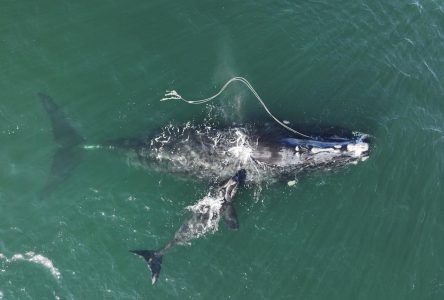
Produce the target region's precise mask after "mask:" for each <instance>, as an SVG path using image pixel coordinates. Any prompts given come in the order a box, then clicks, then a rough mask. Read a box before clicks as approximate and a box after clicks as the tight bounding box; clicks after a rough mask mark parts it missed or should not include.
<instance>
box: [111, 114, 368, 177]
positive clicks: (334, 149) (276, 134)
mask: <svg viewBox="0 0 444 300" xmlns="http://www.w3.org/2000/svg"><path fill="white" fill-rule="evenodd" d="M271 126H272V128H271V129H270V126H268V129H267V130H264V129H263V128H264V127H263V126H255V125H253V124H247V125H243V126H232V127H224V128H221V127H216V126H209V125H193V124H191V123H187V124H185V125H184V126H173V125H168V126H165V127H163V128H162V129H161V130H160V132H159V133H157V134H155V135H153V136H151V137H147V138H137V139H120V140H116V141H112V142H109V143H107V145H108V146H109V147H110V148H113V149H119V150H124V151H125V152H126V154H127V155H128V156H129V158H130V162H131V163H132V164H134V165H138V166H142V167H146V168H150V169H153V168H155V169H159V170H161V171H167V172H174V173H183V174H187V176H190V175H191V176H192V177H193V178H197V179H201V180H209V181H218V180H221V179H226V178H228V177H230V176H231V175H232V174H234V173H236V171H237V170H239V169H245V170H246V171H247V173H248V174H249V176H248V178H247V182H250V183H251V182H253V183H261V182H265V181H267V182H273V181H276V180H280V179H283V178H291V177H293V178H294V176H296V175H297V174H298V173H300V172H301V171H304V170H313V169H332V168H336V167H340V166H344V165H348V164H351V163H357V162H359V161H361V160H365V159H366V158H367V157H368V154H369V152H368V150H369V144H368V143H367V135H365V134H354V135H351V136H348V137H344V138H340V137H337V136H336V137H329V138H326V137H323V138H321V137H317V138H313V139H300V138H297V137H295V136H294V135H293V134H291V133H289V132H285V131H282V130H280V129H278V128H275V127H273V125H271Z"/></svg>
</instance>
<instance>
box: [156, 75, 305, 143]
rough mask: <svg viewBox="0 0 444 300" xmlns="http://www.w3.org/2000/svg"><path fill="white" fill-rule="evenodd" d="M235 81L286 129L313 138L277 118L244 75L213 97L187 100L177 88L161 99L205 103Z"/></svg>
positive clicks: (167, 92)
mask: <svg viewBox="0 0 444 300" xmlns="http://www.w3.org/2000/svg"><path fill="white" fill-rule="evenodd" d="M234 81H239V82H241V83H243V84H244V85H245V86H246V87H247V88H248V89H249V90H250V91H251V92H252V93H253V95H254V96H255V97H256V99H257V100H258V101H259V103H260V104H261V105H262V107H263V108H264V109H265V111H266V112H267V114H268V115H269V116H270V117H271V118H273V120H275V121H276V122H277V123H278V124H279V125H281V126H282V127H284V128H285V129H287V130H288V131H291V132H293V133H295V134H298V135H300V136H303V137H305V138H310V139H313V137H311V136H309V135H306V134H303V133H302V132H299V131H297V130H294V129H293V128H291V127H289V126H287V125H285V124H284V123H283V122H282V121H280V120H279V119H278V118H276V117H275V116H274V115H273V114H272V113H271V111H270V110H269V109H268V107H267V106H266V105H265V103H264V101H263V100H262V99H261V97H260V96H259V94H258V93H257V92H256V90H255V89H254V88H253V86H252V85H251V84H250V83H249V82H248V80H247V79H245V78H243V77H233V78H231V79H230V80H228V81H227V82H226V83H225V84H224V85H223V87H222V88H221V89H220V90H219V92H217V93H216V94H214V95H213V96H211V97H208V98H205V99H201V100H186V99H185V98H183V97H182V96H181V95H179V93H177V92H176V91H175V90H172V91H166V93H165V95H164V97H163V98H162V99H160V101H167V100H182V101H184V102H186V103H188V104H204V103H206V102H209V101H212V100H213V99H214V98H216V97H217V96H219V95H220V94H222V92H223V91H224V90H225V89H226V88H227V87H228V85H230V84H231V83H232V82H234Z"/></svg>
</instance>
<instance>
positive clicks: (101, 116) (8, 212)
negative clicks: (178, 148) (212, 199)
mask: <svg viewBox="0 0 444 300" xmlns="http://www.w3.org/2000/svg"><path fill="white" fill-rule="evenodd" d="M0 41H1V42H0V44H1V46H0V87H1V88H0V299H5V300H6V299H155V298H156V299H443V297H444V206H443V204H442V201H443V194H444V187H443V184H444V150H443V147H444V97H443V96H444V85H443V76H444V59H443V53H444V3H443V2H442V1H437V0H436V1H433V0H430V1H416V2H414V1H389V2H387V1H367V2H366V1H280V2H276V1H259V2H258V1H176V2H175V3H174V2H169V3H167V2H165V1H131V2H125V1H101V2H96V3H92V2H91V1H57V2H51V1H10V0H6V1H2V8H1V10H0ZM233 76H244V77H246V78H247V79H248V80H249V81H250V82H251V83H252V84H253V85H254V87H255V88H256V89H257V91H258V92H259V94H260V95H261V97H262V98H263V99H264V100H265V101H266V102H267V104H268V105H269V107H270V109H271V110H272V111H273V113H274V114H276V115H277V116H279V117H280V118H281V119H284V120H290V121H292V124H300V125H301V126H306V127H310V126H314V127H319V126H330V125H334V126H338V127H343V128H348V129H351V130H358V131H361V132H366V133H369V134H371V135H372V136H374V145H373V151H372V153H371V157H370V159H369V160H367V161H366V162H364V163H362V164H359V165H357V166H351V167H347V168H345V169H341V170H338V171H336V172H332V173H322V174H315V175H312V176H309V177H303V178H300V179H299V182H298V184H297V185H296V186H294V187H288V186H287V185H285V184H276V185H270V186H268V187H264V189H263V190H262V192H261V193H260V195H259V196H256V197H255V191H254V190H251V189H245V190H242V191H240V192H239V194H238V195H237V198H236V206H237V211H238V215H239V220H240V224H241V227H240V230H239V231H237V232H230V231H228V230H227V229H225V228H224V227H223V226H221V228H220V230H219V231H218V232H217V233H216V234H214V235H210V236H208V237H206V238H204V239H201V240H197V241H195V242H193V244H192V246H191V247H181V248H177V249H175V250H172V251H171V253H169V254H168V255H167V256H166V257H165V258H164V262H163V269H162V273H161V277H160V278H159V281H158V282H157V283H156V285H155V286H151V283H150V279H149V272H148V270H147V268H146V265H145V264H144V263H143V261H142V260H141V259H139V258H138V257H135V256H134V255H132V254H130V253H129V252H128V250H129V249H134V248H147V249H150V248H155V247H157V246H160V245H162V244H163V243H164V242H165V241H167V240H168V239H169V238H170V237H171V236H172V234H173V233H174V231H175V230H176V228H177V227H178V226H179V225H180V224H181V222H182V220H183V219H184V218H185V217H186V210H185V209H184V207H186V206H188V205H191V204H193V203H195V202H196V201H197V200H198V199H200V198H202V196H204V195H205V194H206V193H207V191H208V187H207V186H206V185H205V184H204V183H199V182H192V181H191V182H190V181H183V180H181V179H180V178H178V177H176V176H175V175H174V174H165V173H159V172H157V171H154V170H153V171H148V172H147V171H145V170H142V169H137V168H132V167H130V166H128V164H127V162H126V160H125V157H122V156H119V155H117V154H116V153H112V152H108V151H88V152H87V153H84V157H83V160H82V162H81V163H80V165H79V166H78V167H77V168H76V169H75V171H74V172H73V174H72V176H71V177H70V178H69V179H68V180H67V181H65V182H63V183H62V184H60V185H59V186H58V187H57V188H56V190H55V191H54V192H53V193H51V194H50V195H46V196H43V197H42V196H40V192H41V190H42V189H43V187H44V186H45V184H46V183H47V180H48V177H49V174H50V166H51V161H52V156H53V154H54V152H55V150H56V147H57V146H56V144H55V142H54V140H53V137H52V130H51V124H50V122H49V119H48V117H47V115H46V114H45V112H44V110H43V109H42V107H41V105H40V102H39V101H38V97H37V93H39V92H43V93H46V94H48V95H51V96H52V97H53V98H54V99H55V101H56V102H57V103H58V104H59V105H60V107H61V108H62V110H63V111H64V112H65V113H66V115H68V116H69V118H70V120H71V122H72V124H73V126H74V127H75V128H76V129H77V130H78V132H80V133H81V135H82V136H84V137H85V139H86V141H87V142H88V143H91V144H94V143H100V142H101V141H104V140H107V139H116V138H120V137H129V136H139V135H142V134H146V133H150V132H154V131H155V130H156V129H157V128H159V127H162V126H164V125H165V124H167V123H169V122H172V123H174V124H180V123H184V122H186V121H189V120H195V121H196V122H199V121H203V120H204V119H205V118H206V117H207V116H208V109H207V108H205V107H199V106H190V105H186V104H184V103H179V102H159V99H160V98H162V96H163V94H164V91H165V90H166V89H176V90H178V91H180V92H181V94H182V95H183V96H184V97H188V98H203V97H206V96H209V95H211V94H213V93H214V92H215V91H217V89H218V88H219V87H220V86H221V85H222V84H223V83H224V82H226V81H227V80H228V79H229V78H231V77H233ZM214 105H215V107H216V109H217V110H218V111H219V112H221V113H219V114H218V115H219V117H220V118H222V119H224V121H226V122H232V121H238V122H239V121H242V122H246V121H251V120H256V121H257V120H268V118H267V116H266V115H265V113H264V112H263V110H262V109H261V108H260V107H259V105H258V104H257V102H256V101H255V100H254V98H253V97H252V96H251V94H249V93H248V91H247V90H246V89H245V88H244V87H242V86H241V85H236V86H233V87H232V88H230V89H229V91H228V92H227V93H225V94H223V95H222V96H221V97H220V99H219V100H218V101H217V102H216V103H214ZM254 199H256V200H257V201H255V200H254Z"/></svg>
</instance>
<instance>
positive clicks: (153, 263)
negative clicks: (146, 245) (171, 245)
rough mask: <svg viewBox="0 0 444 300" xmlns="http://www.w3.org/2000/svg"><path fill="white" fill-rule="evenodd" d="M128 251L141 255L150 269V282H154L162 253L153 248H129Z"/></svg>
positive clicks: (158, 271) (158, 272)
mask: <svg viewBox="0 0 444 300" xmlns="http://www.w3.org/2000/svg"><path fill="white" fill-rule="evenodd" d="M130 252H132V253H134V254H137V255H140V256H142V257H143V258H144V259H145V261H146V262H147V263H148V267H149V268H150V270H151V283H152V284H155V283H156V280H157V278H158V277H159V274H160V268H161V266H162V256H163V255H162V253H160V252H158V251H153V250H130Z"/></svg>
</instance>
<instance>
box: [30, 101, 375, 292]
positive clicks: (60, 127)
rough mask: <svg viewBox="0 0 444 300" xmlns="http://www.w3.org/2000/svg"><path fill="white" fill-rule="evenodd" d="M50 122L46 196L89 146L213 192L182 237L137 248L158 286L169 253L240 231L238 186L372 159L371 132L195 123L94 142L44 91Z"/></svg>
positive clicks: (195, 211)
mask: <svg viewBox="0 0 444 300" xmlns="http://www.w3.org/2000/svg"><path fill="white" fill-rule="evenodd" d="M38 96H39V98H40V99H41V102H42V104H43V107H44V109H45V111H46V112H47V114H48V115H49V117H50V120H51V124H52V129H53V133H54V139H55V141H56V143H57V144H58V149H57V151H56V153H55V155H54V159H53V164H52V167H51V179H50V181H49V182H48V185H47V187H45V189H44V191H45V193H48V192H51V191H52V190H53V189H54V188H55V186H56V185H58V184H60V183H61V182H62V181H63V180H65V179H66V178H68V177H69V176H70V175H71V174H72V171H73V170H74V168H75V166H76V164H77V163H78V162H79V160H80V158H81V153H82V152H83V151H84V149H91V148H94V149H95V148H102V149H110V150H112V151H117V152H121V153H124V154H125V155H126V156H127V157H128V159H129V161H130V162H131V164H133V165H136V166H141V167H143V168H149V169H156V170H159V171H162V172H170V173H177V174H184V175H186V176H187V177H188V178H194V179H196V180H203V181H206V182H208V183H209V185H210V186H211V187H212V188H211V190H210V193H209V194H208V195H207V196H206V197H204V198H203V199H201V200H200V201H198V202H197V203H196V204H195V205H193V206H191V207H190V210H191V212H192V215H191V217H190V219H188V220H187V221H186V222H184V223H183V224H182V226H181V227H180V228H179V230H178V231H177V232H176V234H175V235H174V238H173V239H172V240H170V241H169V242H167V243H166V244H165V246H163V247H161V248H160V249H158V250H131V252H132V253H134V254H137V255H140V256H142V257H143V258H144V259H145V260H146V262H147V263H148V266H149V268H150V269H151V272H152V276H151V282H152V283H153V284H154V283H155V282H156V280H157V278H158V277H159V274H160V269H161V263H162V258H163V255H164V254H165V253H166V252H167V251H168V250H169V249H171V248H172V247H173V246H175V245H181V244H186V243H188V242H189V241H191V240H193V239H196V238H198V237H200V236H203V235H204V234H206V233H211V232H214V230H216V229H217V224H218V222H219V219H220V218H222V219H224V220H225V223H226V224H227V225H228V227H229V228H231V229H236V228H238V227H239V222H238V220H237V217H236V212H235V210H234V207H233V199H234V197H235V194H236V191H237V190H238V187H239V186H240V185H241V184H242V183H244V182H245V184H251V185H260V184H262V183H272V182H278V181H288V180H294V179H295V178H297V177H298V176H299V175H300V174H302V173H303V172H308V171H312V170H331V169H334V168H338V167H343V166H346V165H350V164H357V163H358V162H360V161H364V160H366V159H367V158H368V156H369V141H368V140H369V139H368V135H366V134H362V133H352V134H346V135H344V136H338V135H331V134H324V135H322V134H320V135H317V136H314V137H310V138H304V139H301V138H298V137H297V136H296V135H295V134H293V133H291V132H289V131H285V130H283V129H282V128H280V127H277V126H276V125H274V124H271V125H270V124H254V123H251V124H243V125H231V126H214V125H209V124H193V123H191V122H188V123H186V124H184V125H182V126H176V125H172V124H169V125H167V126H164V127H163V128H162V129H161V130H160V131H159V132H158V133H155V134H150V135H148V136H145V137H137V138H121V139H116V140H111V141H105V142H103V143H101V144H99V145H87V144H85V139H84V138H83V137H81V136H80V135H79V134H78V133H77V132H76V131H75V130H74V128H73V127H72V126H71V125H70V124H69V122H68V121H67V119H66V116H65V115H64V113H63V112H62V111H61V110H60V109H59V108H58V106H57V105H56V104H55V103H54V101H53V100H52V98H51V97H49V96H48V95H45V94H43V93H39V94H38Z"/></svg>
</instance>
